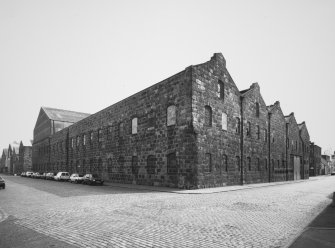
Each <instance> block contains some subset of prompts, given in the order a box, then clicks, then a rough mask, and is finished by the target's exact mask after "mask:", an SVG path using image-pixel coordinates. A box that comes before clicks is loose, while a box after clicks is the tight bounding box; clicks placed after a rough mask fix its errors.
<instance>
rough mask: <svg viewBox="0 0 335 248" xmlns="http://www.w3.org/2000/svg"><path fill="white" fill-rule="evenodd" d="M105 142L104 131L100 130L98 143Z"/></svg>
mask: <svg viewBox="0 0 335 248" xmlns="http://www.w3.org/2000/svg"><path fill="white" fill-rule="evenodd" d="M102 141H103V135H102V129H99V130H98V142H99V143H100V142H102Z"/></svg>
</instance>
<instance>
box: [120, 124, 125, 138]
mask: <svg viewBox="0 0 335 248" xmlns="http://www.w3.org/2000/svg"><path fill="white" fill-rule="evenodd" d="M123 129H124V128H123V122H120V123H119V137H122V136H123Z"/></svg>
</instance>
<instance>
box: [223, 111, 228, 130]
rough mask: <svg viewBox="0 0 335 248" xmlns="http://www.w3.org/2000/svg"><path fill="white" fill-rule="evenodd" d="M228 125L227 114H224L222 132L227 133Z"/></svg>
mask: <svg viewBox="0 0 335 248" xmlns="http://www.w3.org/2000/svg"><path fill="white" fill-rule="evenodd" d="M227 128H228V123H227V114H226V113H222V130H225V131H227Z"/></svg>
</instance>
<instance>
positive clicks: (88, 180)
mask: <svg viewBox="0 0 335 248" xmlns="http://www.w3.org/2000/svg"><path fill="white" fill-rule="evenodd" d="M82 183H83V184H89V185H93V184H94V185H96V184H100V185H103V184H104V180H102V178H101V177H100V176H99V175H97V174H86V175H85V176H84V177H83V182H82Z"/></svg>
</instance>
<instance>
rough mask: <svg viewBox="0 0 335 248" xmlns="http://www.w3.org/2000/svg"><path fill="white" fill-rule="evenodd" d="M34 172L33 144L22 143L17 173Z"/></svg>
mask: <svg viewBox="0 0 335 248" xmlns="http://www.w3.org/2000/svg"><path fill="white" fill-rule="evenodd" d="M31 170H32V146H31V142H25V145H24V144H23V141H21V142H20V147H19V160H18V171H17V173H21V172H23V171H31Z"/></svg>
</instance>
